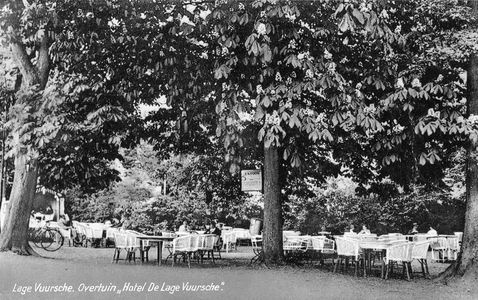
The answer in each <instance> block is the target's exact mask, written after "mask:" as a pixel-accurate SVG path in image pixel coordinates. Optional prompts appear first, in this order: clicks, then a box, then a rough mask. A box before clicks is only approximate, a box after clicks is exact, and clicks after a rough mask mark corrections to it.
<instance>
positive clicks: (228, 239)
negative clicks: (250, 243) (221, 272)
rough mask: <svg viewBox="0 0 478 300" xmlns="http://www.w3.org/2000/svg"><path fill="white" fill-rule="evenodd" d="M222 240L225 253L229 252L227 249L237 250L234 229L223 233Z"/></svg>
mask: <svg viewBox="0 0 478 300" xmlns="http://www.w3.org/2000/svg"><path fill="white" fill-rule="evenodd" d="M223 240H224V247H225V248H226V253H229V249H234V250H236V251H237V239H236V233H235V232H234V231H230V232H226V233H225V234H224V237H223Z"/></svg>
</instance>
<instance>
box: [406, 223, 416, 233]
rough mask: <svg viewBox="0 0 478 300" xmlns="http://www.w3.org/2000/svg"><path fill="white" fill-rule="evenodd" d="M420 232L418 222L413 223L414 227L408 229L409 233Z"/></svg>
mask: <svg viewBox="0 0 478 300" xmlns="http://www.w3.org/2000/svg"><path fill="white" fill-rule="evenodd" d="M417 233H418V224H417V223H413V228H412V229H410V230H409V231H408V234H417Z"/></svg>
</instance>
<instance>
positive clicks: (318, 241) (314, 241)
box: [309, 236, 325, 251]
mask: <svg viewBox="0 0 478 300" xmlns="http://www.w3.org/2000/svg"><path fill="white" fill-rule="evenodd" d="M324 244H325V236H312V237H311V238H310V241H309V248H311V249H312V250H316V251H322V250H323V249H324Z"/></svg>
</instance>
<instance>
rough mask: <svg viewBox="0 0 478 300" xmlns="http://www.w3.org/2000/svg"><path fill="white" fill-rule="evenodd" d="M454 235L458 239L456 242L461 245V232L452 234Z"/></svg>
mask: <svg viewBox="0 0 478 300" xmlns="http://www.w3.org/2000/svg"><path fill="white" fill-rule="evenodd" d="M453 234H454V235H456V237H457V238H458V242H459V243H461V241H462V239H463V232H460V231H458V232H453Z"/></svg>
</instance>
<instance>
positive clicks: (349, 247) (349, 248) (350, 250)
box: [334, 237, 360, 276]
mask: <svg viewBox="0 0 478 300" xmlns="http://www.w3.org/2000/svg"><path fill="white" fill-rule="evenodd" d="M335 244H336V246H337V256H338V262H337V263H336V264H335V266H334V273H335V272H336V271H337V266H339V267H340V265H341V264H342V261H343V259H345V260H346V262H345V269H346V268H347V261H348V260H349V259H352V261H353V263H354V265H355V276H358V265H359V262H360V251H359V249H360V247H359V241H358V239H348V238H343V237H336V238H335Z"/></svg>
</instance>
